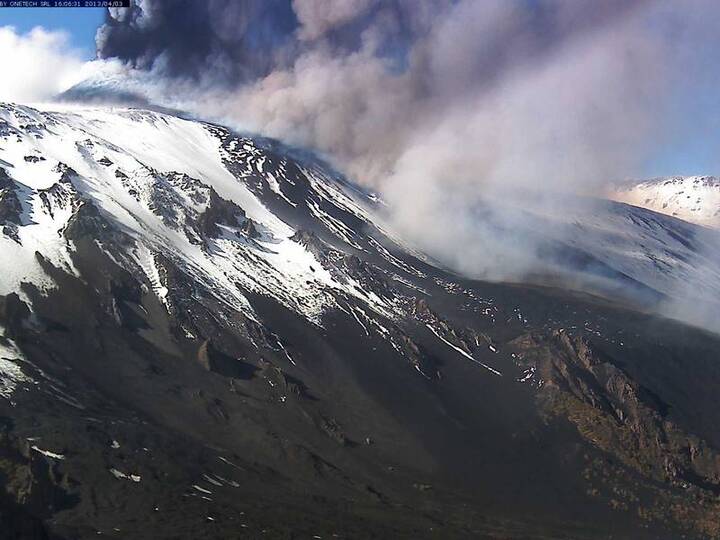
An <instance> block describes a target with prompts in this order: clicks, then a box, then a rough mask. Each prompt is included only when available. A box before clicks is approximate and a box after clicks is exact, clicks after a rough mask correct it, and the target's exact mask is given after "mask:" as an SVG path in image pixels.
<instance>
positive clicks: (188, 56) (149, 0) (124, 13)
mask: <svg viewBox="0 0 720 540" xmlns="http://www.w3.org/2000/svg"><path fill="white" fill-rule="evenodd" d="M297 27H298V21H297V18H296V16H295V13H294V11H293V9H292V5H291V2H290V0H261V1H256V0H172V1H165V0H136V1H135V3H134V6H133V7H132V8H129V9H126V8H119V9H115V8H111V9H110V10H109V11H108V14H107V16H106V19H105V24H103V26H101V27H100V28H99V29H98V32H97V37H96V42H97V54H98V57H99V58H118V59H120V60H122V61H124V62H126V63H128V64H130V65H132V66H134V67H137V68H140V69H154V70H157V71H158V72H159V73H161V74H162V75H167V76H171V77H188V78H193V79H200V78H208V77H209V78H210V79H211V82H213V83H226V84H233V83H237V82H247V81H250V80H253V79H255V78H257V77H262V76H264V75H267V74H268V73H269V72H271V71H272V70H273V69H275V68H276V67H280V66H283V65H285V64H286V63H287V62H288V61H289V59H290V58H291V57H292V49H293V35H294V33H295V30H296V29H297Z"/></svg>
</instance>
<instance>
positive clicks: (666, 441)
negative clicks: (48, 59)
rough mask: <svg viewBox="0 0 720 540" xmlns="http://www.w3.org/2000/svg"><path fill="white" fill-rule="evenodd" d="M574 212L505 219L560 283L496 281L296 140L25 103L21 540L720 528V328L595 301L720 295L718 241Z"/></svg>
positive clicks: (15, 359) (3, 365) (16, 158)
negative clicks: (392, 221)
mask: <svg viewBox="0 0 720 540" xmlns="http://www.w3.org/2000/svg"><path fill="white" fill-rule="evenodd" d="M554 206H555V207H556V208H557V207H558V204H555V205H554ZM562 206H563V207H564V208H565V211H564V212H563V213H562V214H561V215H557V214H554V213H551V212H548V211H547V210H546V209H547V208H548V206H545V205H542V204H537V205H533V204H530V203H528V204H523V205H522V207H516V206H513V205H510V204H509V203H507V202H490V201H487V203H486V204H485V206H484V207H481V208H478V219H482V220H483V224H484V227H483V230H486V231H488V232H493V234H494V237H493V239H494V241H495V242H496V243H502V244H505V245H507V246H508V248H512V249H515V250H517V251H518V252H522V253H525V254H530V255H531V256H532V257H533V259H534V260H535V261H536V263H537V264H536V265H535V266H534V268H535V269H536V273H535V274H534V275H525V276H519V277H524V278H526V279H528V280H531V281H534V282H541V283H543V284H545V285H547V284H548V283H550V284H554V285H555V287H538V286H536V285H527V284H519V283H514V284H507V283H492V282H487V281H479V280H471V279H466V278H463V277H462V276H460V275H458V274H456V273H452V272H450V271H448V270H446V269H443V268H441V267H440V266H439V264H436V263H435V262H434V259H432V258H429V257H426V256H424V255H423V254H422V253H419V252H417V251H416V250H413V249H411V248H409V247H408V244H409V242H407V241H405V240H406V239H403V238H398V235H397V234H395V233H393V232H392V231H391V227H388V226H387V225H386V224H385V223H384V220H383V217H384V216H383V212H384V208H385V207H384V205H383V204H382V202H380V199H379V197H378V196H377V195H375V194H371V193H367V192H365V191H364V190H362V189H360V188H358V187H357V186H355V185H353V184H351V183H349V182H348V181H346V180H345V179H344V178H343V177H342V176H341V175H339V174H337V173H336V172H334V171H333V170H332V169H331V168H330V167H328V166H327V165H326V164H324V163H322V162H321V161H319V160H318V159H316V158H314V157H312V156H308V155H305V154H304V153H302V152H299V151H296V150H293V149H288V148H286V147H284V146H282V145H281V144H280V143H277V142H274V141H268V140H263V139H260V138H252V137H246V136H241V135H238V134H236V133H234V132H232V131H231V130H228V129H226V128H224V127H221V126H217V125H212V124H207V123H202V122H196V121H191V120H187V119H183V118H179V117H177V116H173V115H171V114H165V113H160V112H153V111H144V110H138V109H128V108H93V107H71V106H61V105H44V106H36V107H27V106H18V105H9V104H6V105H0V255H2V256H0V456H2V459H0V478H2V479H6V478H7V479H8V482H6V485H5V490H0V537H3V534H4V533H5V532H6V531H10V532H9V534H10V535H11V536H13V535H14V536H13V537H26V536H27V534H26V533H27V531H28V530H32V531H39V532H38V534H37V535H36V536H37V537H42V538H86V537H87V538H89V537H93V538H95V537H97V536H98V533H101V534H102V535H104V536H112V537H120V536H123V537H125V536H127V537H133V538H153V539H155V538H234V537H242V538H245V537H247V538H256V537H257V538H287V537H289V536H293V537H298V538H313V537H323V538H331V537H335V536H337V537H342V538H412V539H418V538H438V537H442V538H477V537H506V538H528V537H537V536H543V537H548V538H598V537H609V536H614V537H633V538H676V537H678V535H677V534H676V533H677V532H678V527H682V528H683V531H685V532H687V528H688V527H692V528H693V530H710V531H712V530H720V528H718V529H713V527H720V523H718V521H717V516H718V513H717V507H716V497H715V496H714V495H715V493H716V492H717V489H718V485H720V465H718V464H720V452H718V451H717V450H716V448H718V447H720V433H718V430H717V426H718V425H720V413H717V412H716V408H714V407H713V406H712V405H713V404H714V402H715V400H716V389H717V385H718V384H720V371H718V369H717V362H716V351H717V349H718V347H720V338H717V337H715V336H713V335H712V334H710V333H707V332H702V331H699V330H697V329H693V328H689V327H687V326H683V325H680V324H678V323H676V322H672V321H668V320H664V319H660V318H656V317H653V316H651V315H649V314H647V313H642V312H638V311H637V310H632V309H628V304H626V303H625V304H623V303H617V302H608V301H606V300H603V299H601V298H598V297H597V296H592V295H586V294H582V293H577V292H575V291H569V290H568V289H583V288H587V289H591V290H593V291H597V290H600V291H606V292H609V293H612V294H613V295H614V296H626V297H630V298H633V299H635V300H637V299H642V300H643V301H644V302H645V304H644V306H645V307H652V306H655V307H662V306H663V305H664V304H665V303H667V302H668V301H669V299H671V298H672V297H673V296H680V297H683V298H686V299H688V298H690V299H691V301H692V302H693V307H694V308H696V307H698V306H700V305H701V302H700V299H701V300H702V301H703V302H706V303H710V304H712V303H713V302H715V301H716V300H717V298H718V296H719V295H720V293H719V291H718V285H717V284H718V283H720V279H718V278H719V277H720V276H718V265H716V264H715V263H714V262H713V259H712V253H715V252H717V251H713V250H712V247H713V245H714V244H713V243H714V242H715V241H716V237H717V233H715V232H714V231H712V230H710V229H707V228H703V227H698V226H694V225H692V224H688V223H686V222H683V221H681V220H678V219H674V218H672V217H668V216H663V215H661V214H657V213H655V212H652V211H649V210H645V209H640V208H636V207H633V206H629V205H625V204H620V203H610V202H607V201H582V202H581V201H579V200H578V199H573V198H568V200H567V201H563V202H562ZM511 214H514V215H511ZM508 223H513V224H516V225H517V226H518V228H517V229H513V230H509V228H508V227H507V224H508ZM435 225H436V226H438V227H441V226H443V224H442V223H438V224H435ZM415 240H418V239H415ZM486 241H487V238H483V237H478V244H479V246H480V248H481V249H482V246H483V244H482V243H483V242H486ZM411 245H414V244H411ZM514 277H516V276H514ZM710 319H711V320H717V319H712V317H710ZM698 322H699V323H702V322H703V321H698ZM689 363H691V365H690V364H689ZM698 411H704V414H702V415H699V414H697V412H698ZM558 417H559V418H561V421H560V422H557V423H556V422H555V421H554V420H553V419H555V418H558ZM608 456H610V457H608ZM529 478H531V479H533V480H532V489H528V486H529V484H528V479H529ZM618 497H621V498H622V501H620V502H618V499H617V498H618ZM575 501H577V503H576V502H575ZM611 507H612V508H615V509H614V510H612V509H611ZM6 516H11V519H10V520H9V521H8V520H7V519H6V518H5V517H6ZM638 516H642V520H641V519H640V518H639V517H638ZM590 524H592V526H590ZM238 531H240V533H238ZM586 531H590V532H589V533H586ZM637 531H640V535H639V534H637ZM668 531H670V532H668ZM46 533H47V534H46Z"/></svg>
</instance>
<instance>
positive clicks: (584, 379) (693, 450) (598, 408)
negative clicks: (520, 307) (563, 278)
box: [512, 329, 720, 493]
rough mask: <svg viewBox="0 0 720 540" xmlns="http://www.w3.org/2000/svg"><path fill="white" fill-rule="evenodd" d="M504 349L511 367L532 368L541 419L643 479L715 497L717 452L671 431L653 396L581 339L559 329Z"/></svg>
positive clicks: (719, 475)
mask: <svg viewBox="0 0 720 540" xmlns="http://www.w3.org/2000/svg"><path fill="white" fill-rule="evenodd" d="M512 346H513V348H514V349H515V350H516V351H517V352H518V353H519V355H518V357H519V358H520V360H519V363H520V364H521V365H522V366H523V367H525V368H534V375H533V379H534V382H535V383H536V384H537V386H538V387H539V390H538V397H539V401H540V403H541V404H542V407H543V410H544V411H545V412H546V413H548V414H550V415H559V416H564V417H566V418H567V419H568V420H570V421H571V422H572V423H573V424H575V426H576V427H577V429H578V431H579V432H580V434H581V435H582V436H583V437H584V438H585V439H587V440H588V441H590V442H591V443H593V444H594V445H596V446H598V447H599V448H601V449H602V450H604V451H606V452H608V453H610V454H612V455H614V456H615V457H617V458H618V459H619V460H620V461H621V462H623V463H625V464H626V465H629V466H631V467H633V468H634V469H636V470H638V471H639V472H641V473H642V474H644V475H646V476H649V477H651V478H653V479H655V480H660V481H665V482H670V483H672V484H677V485H685V484H687V483H692V484H695V485H697V486H700V487H702V488H703V489H709V490H711V491H713V492H718V493H720V453H718V452H717V450H716V449H714V448H711V447H710V446H709V445H708V444H707V443H706V442H705V441H704V440H702V439H701V438H699V437H697V436H695V435H693V434H691V433H687V432H686V431H685V430H683V429H682V428H681V427H680V426H679V425H677V424H676V423H675V422H674V421H673V420H672V418H671V417H670V415H669V409H668V406H667V405H666V404H665V403H664V402H663V401H662V400H661V399H660V398H659V397H658V396H656V395H655V394H654V393H653V392H651V391H650V390H649V389H647V388H645V387H643V386H642V385H640V384H638V382H637V381H635V380H633V379H632V378H631V377H630V376H629V375H628V374H627V373H626V372H625V371H624V370H623V369H621V368H620V367H618V366H617V365H616V364H615V363H613V359H612V358H611V357H610V356H609V355H607V354H605V353H604V352H603V351H602V350H600V349H598V348H597V347H595V346H594V345H593V344H592V343H591V342H589V341H588V340H587V339H585V338H582V337H579V336H574V335H571V334H570V333H569V332H567V331H566V330H562V329H560V330H555V331H553V332H551V333H550V334H548V335H541V334H527V335H525V336H522V337H520V338H518V339H516V340H515V341H514V342H512Z"/></svg>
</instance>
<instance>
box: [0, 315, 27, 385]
mask: <svg viewBox="0 0 720 540" xmlns="http://www.w3.org/2000/svg"><path fill="white" fill-rule="evenodd" d="M0 332H1V333H4V330H2V329H1V328H0ZM23 360H24V357H23V354H22V352H21V351H20V349H18V347H17V345H16V344H15V343H14V342H13V341H12V340H11V339H8V338H6V337H2V336H0V397H3V398H5V399H11V398H12V395H13V392H14V391H15V389H16V388H17V386H18V385H19V384H21V383H31V382H32V379H31V378H30V377H28V376H27V375H25V374H24V373H23V371H22V369H20V366H19V365H18V362H22V361H23Z"/></svg>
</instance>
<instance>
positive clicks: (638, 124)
mask: <svg viewBox="0 0 720 540" xmlns="http://www.w3.org/2000/svg"><path fill="white" fill-rule="evenodd" d="M178 2H181V3H183V6H185V7H184V8H182V7H178ZM719 15H720V7H718V5H717V4H716V3H715V2H713V1H711V0H688V2H683V3H682V5H680V4H679V3H675V2H657V1H650V0H607V1H604V2H597V1H595V0H532V1H530V0H483V1H479V0H384V1H382V2H380V1H377V0H333V1H332V2H329V1H326V0H267V1H266V2H258V1H252V0H236V1H230V0H211V1H209V2H188V1H186V0H176V1H175V2H172V1H169V0H138V1H137V2H136V3H135V7H134V8H133V9H132V10H125V11H122V10H119V11H115V12H112V13H111V15H110V16H109V17H108V19H107V21H106V24H105V25H104V26H103V27H102V28H101V29H100V31H99V33H98V54H99V56H100V57H101V58H108V59H109V58H112V59H115V61H118V62H121V63H123V64H124V65H125V67H126V69H127V70H129V71H130V72H132V71H133V70H134V71H135V72H138V71H140V72H142V73H143V76H142V79H143V81H144V84H143V85H142V87H143V88H144V89H145V91H146V92H147V94H148V97H149V98H150V100H151V101H159V102H161V104H164V105H168V106H172V107H176V108H180V109H184V110H189V111H191V112H193V113H195V114H196V115H198V116H200V117H203V118H207V119H212V120H217V121H220V122H223V123H226V124H229V125H231V126H233V127H236V128H238V129H241V130H245V131H253V132H258V133H261V134H263V135H268V136H271V137H276V138H278V139H281V140H283V141H285V142H288V143H291V144H295V145H300V146H303V147H307V148H310V149H312V150H314V151H316V152H319V153H321V154H323V155H324V156H325V157H326V158H328V159H329V160H330V161H331V162H333V163H334V164H335V165H336V166H337V167H338V168H339V169H340V170H341V171H343V172H344V173H346V174H347V175H348V176H350V177H351V178H352V179H353V180H355V181H357V182H359V183H362V184H365V185H367V186H371V187H373V188H375V189H377V190H379V191H381V192H382V194H383V195H384V196H385V198H386V199H387V201H388V202H389V204H390V206H389V209H390V212H389V216H388V218H389V219H390V220H391V221H392V223H393V224H394V226H395V227H396V228H397V229H399V230H400V231H401V232H402V233H403V234H404V235H405V237H407V238H409V239H411V240H412V241H413V242H415V243H416V244H417V245H419V246H420V247H422V248H424V249H425V250H427V251H428V252H430V253H431V254H432V255H434V256H435V257H436V258H438V259H440V260H442V261H443V262H445V263H446V264H448V265H450V266H452V267H454V268H456V269H459V270H461V271H463V272H464V273H466V274H468V275H471V276H474V277H482V278H491V279H523V278H524V277H526V276H528V275H537V274H540V273H543V272H547V271H548V269H549V268H557V267H558V266H560V265H563V264H565V265H566V264H567V260H565V259H563V260H552V258H551V257H549V256H548V253H554V252H555V251H554V250H553V249H548V246H549V245H557V244H558V243H570V242H571V241H572V237H571V235H572V234H573V233H572V231H573V228H572V227H559V226H558V227H551V226H549V225H547V223H548V221H547V220H545V221H543V220H538V219H537V216H538V215H540V216H562V215H563V214H564V212H565V208H564V206H563V205H566V204H569V203H568V199H566V198H562V197H558V196H556V195H557V193H563V194H575V195H580V196H585V195H594V194H601V193H603V192H604V186H606V185H607V184H608V183H609V182H613V181H616V180H618V179H622V178H627V177H640V176H642V174H643V171H644V167H645V166H646V163H647V161H648V160H649V159H651V158H652V157H653V156H654V155H656V153H657V151H658V149H659V148H672V147H673V144H675V142H676V141H677V140H678V138H679V137H683V136H684V135H685V134H686V133H687V129H688V126H692V125H693V124H694V123H693V122H692V121H688V119H687V118H683V115H682V114H678V111H684V110H691V109H692V107H690V105H691V104H692V103H694V102H695V101H697V92H698V89H705V90H704V91H707V89H708V88H714V87H716V85H715V84H711V83H712V82H715V81H717V80H720V66H719V65H718V64H717V62H716V58H717V55H718V53H720V37H718V35H717V32H716V31H715V29H714V27H713V21H715V20H716V19H717V16H719ZM713 95H714V94H713ZM679 119H681V120H682V122H679ZM681 125H682V129H680V126H681ZM581 201H586V202H581ZM572 204H574V205H583V204H587V205H589V206H588V211H593V208H592V203H589V202H587V199H575V200H574V201H573V202H572ZM576 210H577V209H576ZM578 212H579V214H580V215H581V214H582V209H580V210H579V211H578ZM539 223H543V224H544V225H543V227H545V229H546V230H544V231H538V230H537V229H538V224H539ZM539 233H542V234H539ZM569 235H570V236H569Z"/></svg>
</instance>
